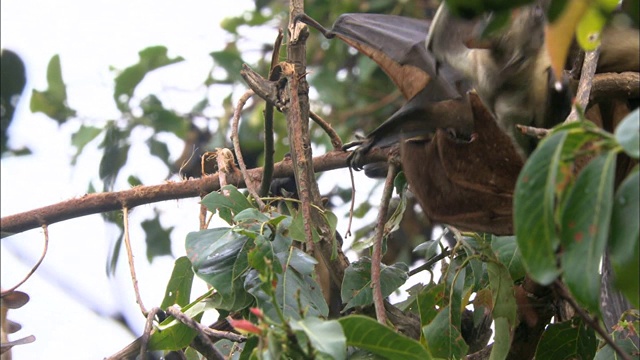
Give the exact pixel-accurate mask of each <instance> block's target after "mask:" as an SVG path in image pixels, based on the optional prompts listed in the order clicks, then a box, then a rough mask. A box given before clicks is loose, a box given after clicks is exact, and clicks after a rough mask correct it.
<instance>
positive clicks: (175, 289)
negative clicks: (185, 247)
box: [160, 256, 193, 309]
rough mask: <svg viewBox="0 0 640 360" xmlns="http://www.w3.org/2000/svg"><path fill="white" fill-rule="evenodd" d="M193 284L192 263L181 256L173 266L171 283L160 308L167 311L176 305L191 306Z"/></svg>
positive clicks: (168, 284)
mask: <svg viewBox="0 0 640 360" xmlns="http://www.w3.org/2000/svg"><path fill="white" fill-rule="evenodd" d="M192 284H193V269H192V268H191V262H190V261H189V259H188V258H187V257H186V256H181V257H179V258H177V259H176V261H175V264H174V265H173V272H172V273H171V278H170V279H169V283H167V289H166V290H165V292H164V299H162V304H161V305H160V308H161V309H166V308H168V307H169V306H171V305H174V304H178V305H179V306H180V307H184V306H186V305H187V304H189V298H190V296H191V285H192Z"/></svg>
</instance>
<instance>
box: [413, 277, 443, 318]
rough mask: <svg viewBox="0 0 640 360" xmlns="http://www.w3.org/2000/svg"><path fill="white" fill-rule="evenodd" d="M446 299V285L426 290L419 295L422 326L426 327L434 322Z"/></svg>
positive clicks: (441, 284)
mask: <svg viewBox="0 0 640 360" xmlns="http://www.w3.org/2000/svg"><path fill="white" fill-rule="evenodd" d="M444 299H445V294H444V284H443V283H440V284H438V285H436V286H432V287H430V288H427V289H424V290H423V291H421V292H420V293H419V294H418V300H417V301H418V312H419V314H420V325H421V326H424V325H427V324H429V323H431V322H432V321H433V319H434V318H435V317H436V315H437V314H438V308H442V302H443V300H444Z"/></svg>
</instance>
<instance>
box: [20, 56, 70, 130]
mask: <svg viewBox="0 0 640 360" xmlns="http://www.w3.org/2000/svg"><path fill="white" fill-rule="evenodd" d="M47 83H48V85H49V87H48V88H47V90H45V91H38V90H35V89H34V90H33V91H32V93H31V111H32V112H34V113H35V112H42V113H44V114H45V115H47V116H48V117H50V118H52V119H54V120H56V121H57V122H58V124H62V123H64V122H65V121H67V120H68V119H69V118H70V117H72V116H75V114H76V112H75V110H73V109H71V108H69V106H68V105H67V88H66V85H65V84H64V81H63V80H62V69H61V67H60V56H59V55H54V56H53V57H52V58H51V60H49V65H48V66H47Z"/></svg>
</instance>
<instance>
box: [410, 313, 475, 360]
mask: <svg viewBox="0 0 640 360" xmlns="http://www.w3.org/2000/svg"><path fill="white" fill-rule="evenodd" d="M450 313H451V308H450V307H449V306H446V307H444V308H442V309H440V312H439V313H438V315H436V317H435V319H433V321H432V322H431V323H430V324H429V325H427V326H424V327H423V328H422V333H423V335H424V337H425V339H426V341H427V344H428V345H429V350H431V354H432V355H433V356H434V357H437V358H445V359H451V358H454V359H462V358H463V357H464V356H465V355H466V354H467V350H468V349H469V346H468V345H467V343H466V342H465V341H464V339H463V338H462V334H460V331H459V330H458V329H457V328H456V327H455V326H453V324H452V323H451V320H450Z"/></svg>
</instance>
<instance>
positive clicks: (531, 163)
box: [513, 131, 567, 285]
mask: <svg viewBox="0 0 640 360" xmlns="http://www.w3.org/2000/svg"><path fill="white" fill-rule="evenodd" d="M566 139H567V132H565V131H562V132H557V133H554V134H553V135H551V136H549V137H547V138H545V139H544V140H543V141H542V142H541V143H540V145H539V146H538V148H537V149H536V151H534V152H533V154H532V155H531V157H530V158H529V160H528V161H527V163H526V164H525V166H524V168H523V169H522V171H521V172H520V175H519V176H518V182H517V184H516V189H515V195H514V205H513V206H514V226H515V232H516V236H517V241H518V247H519V248H520V251H521V253H522V258H523V260H524V264H525V267H526V268H527V269H528V273H529V275H530V276H531V277H532V278H533V279H534V280H535V281H536V282H538V283H540V284H541V285H549V284H550V283H552V282H553V281H554V280H555V279H556V277H558V274H559V272H558V269H557V268H556V256H555V252H556V248H557V247H558V243H559V241H558V236H557V234H556V232H555V221H554V197H555V187H556V176H557V171H558V167H559V166H560V158H561V153H562V146H563V144H564V142H565V140H566Z"/></svg>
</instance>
